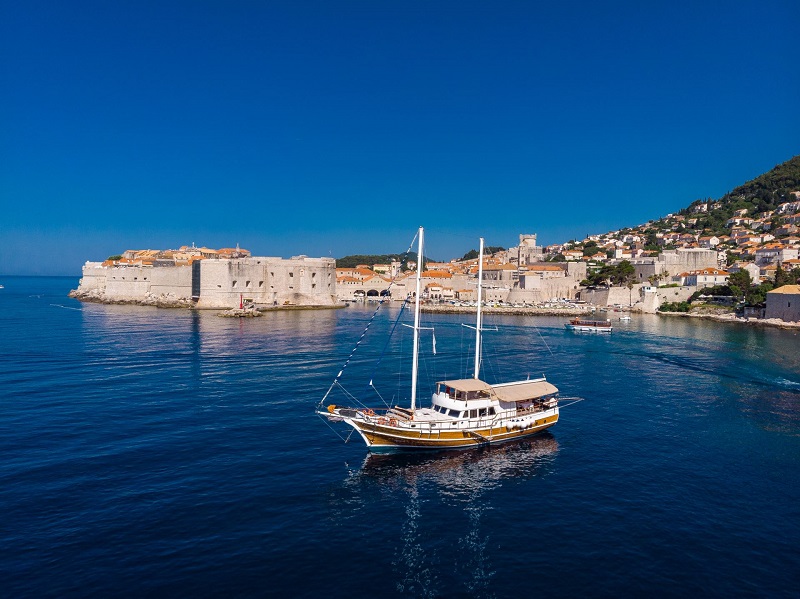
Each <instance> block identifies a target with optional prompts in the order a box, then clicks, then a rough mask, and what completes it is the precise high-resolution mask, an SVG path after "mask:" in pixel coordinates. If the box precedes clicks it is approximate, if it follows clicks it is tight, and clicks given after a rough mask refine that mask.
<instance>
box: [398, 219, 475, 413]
mask: <svg viewBox="0 0 800 599" xmlns="http://www.w3.org/2000/svg"><path fill="white" fill-rule="evenodd" d="M424 234H425V230H424V229H423V228H422V227H420V228H419V247H418V249H417V297H416V302H415V303H414V359H413V362H412V366H411V411H412V412H413V411H414V408H415V407H416V403H417V370H418V367H419V305H420V300H421V297H420V292H421V289H420V287H421V285H422V245H423V243H422V238H423V236H424ZM481 247H482V246H481Z"/></svg>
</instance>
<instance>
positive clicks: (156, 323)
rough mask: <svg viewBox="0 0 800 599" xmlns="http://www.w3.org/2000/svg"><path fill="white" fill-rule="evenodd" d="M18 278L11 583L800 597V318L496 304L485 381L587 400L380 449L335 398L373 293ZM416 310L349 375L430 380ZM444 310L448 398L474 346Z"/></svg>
mask: <svg viewBox="0 0 800 599" xmlns="http://www.w3.org/2000/svg"><path fill="white" fill-rule="evenodd" d="M0 282H2V283H3V284H4V285H5V289H2V290H0V389H2V401H1V402H0V456H2V459H1V460H0V595H2V596H8V597H17V596H35V597H40V596H58V597H63V596H103V597H105V596H109V595H114V596H142V595H147V596H196V597H205V596H209V597H210V596H248V597H249V596H256V597H260V596H266V597H278V596H299V597H318V596H325V597H363V596H384V597H411V596H413V597H417V596H419V597H509V596H512V595H520V594H522V595H523V596H535V595H543V594H547V595H548V596H555V597H576V596H598V597H619V596H630V597H633V596H686V595H700V594H702V595H712V596H732V595H733V596H769V597H779V596H786V597H788V596H793V597H795V596H797V589H798V588H800V337H798V335H797V333H795V332H787V331H780V330H770V329H757V328H747V327H742V326H735V325H732V326H724V325H721V324H717V323H707V322H698V321H694V320H684V319H667V318H659V317H657V316H634V318H633V321H632V322H631V323H628V324H622V323H615V326H616V329H615V331H614V333H613V335H611V336H610V337H609V336H596V335H595V336H591V335H580V334H575V333H570V332H567V331H565V330H564V329H563V322H564V320H565V319H562V318H530V317H505V318H502V319H499V318H498V319H495V320H494V321H492V322H491V324H494V325H497V326H498V329H499V331H498V332H497V333H490V334H487V340H486V350H485V378H487V379H488V380H489V381H490V382H492V381H496V380H499V379H506V380H508V379H512V378H525V377H526V376H528V375H530V376H539V375H540V374H541V373H542V372H544V373H546V374H547V377H548V379H549V380H550V381H551V382H553V383H554V384H556V385H557V386H558V387H559V388H560V389H561V391H562V395H565V396H576V397H581V398H584V401H582V402H580V403H578V404H576V405H574V406H571V407H567V408H565V409H564V410H563V411H562V415H561V421H560V422H559V423H558V425H556V426H555V427H554V428H553V429H551V432H550V433H548V434H544V435H542V436H539V437H536V438H534V439H533V440H530V441H527V442H520V443H514V444H509V445H505V446H500V447H497V448H491V449H483V450H481V449H478V450H472V451H467V452H456V453H452V452H450V453H447V452H445V453H434V454H430V453H423V454H415V455H410V456H409V455H381V456H369V455H368V454H367V452H366V449H365V447H364V446H363V443H362V442H361V441H360V440H358V439H356V438H355V437H353V438H351V439H350V442H349V443H347V444H345V443H343V442H342V440H341V439H340V438H339V436H337V433H338V434H340V435H343V436H346V435H347V433H348V432H349V429H347V428H336V429H335V430H332V429H331V428H329V427H328V425H327V424H326V423H325V422H324V421H323V420H321V419H319V418H318V417H317V416H315V415H314V412H313V408H314V406H315V404H316V403H317V402H318V401H319V400H320V398H321V397H322V395H323V393H324V392H325V390H326V389H327V388H328V386H329V385H330V383H331V380H332V378H333V376H334V375H335V374H336V372H338V370H339V368H340V367H341V365H342V363H343V362H344V361H345V359H346V358H347V356H348V354H349V353H350V350H351V349H352V347H353V344H354V342H355V340H356V339H357V338H358V336H359V335H360V334H361V332H362V331H363V329H364V327H365V324H366V322H367V321H368V320H369V318H370V316H371V315H372V312H373V309H374V306H366V307H351V308H348V309H346V310H338V311H320V312H299V313H293V312H285V313H273V314H267V315H265V316H264V317H263V318H259V319H252V320H231V319H223V318H219V317H217V316H216V314H215V313H213V312H204V313H192V312H190V311H181V310H157V309H151V308H140V307H125V306H102V305H94V304H80V303H79V302H76V301H74V300H70V299H68V298H67V297H66V294H67V292H68V291H69V289H70V288H72V287H74V286H76V285H77V279H65V278H14V277H5V278H4V279H3V280H2V281H0ZM397 316H398V308H397V307H390V308H389V309H386V310H381V312H380V313H379V315H378V317H377V318H376V319H375V321H374V324H373V326H372V328H371V330H370V333H371V334H370V335H369V336H368V337H367V341H365V342H364V343H363V344H362V345H361V346H360V347H359V350H358V351H357V352H356V354H355V356H354V358H353V360H352V362H351V363H350V365H349V366H348V368H347V369H346V371H345V376H344V379H343V380H344V381H345V387H346V388H347V391H348V392H350V393H353V394H354V395H356V396H358V397H362V398H367V399H369V400H370V401H372V402H375V403H376V405H380V402H381V398H383V399H385V400H386V401H394V402H399V403H404V404H405V403H406V402H407V401H408V400H407V397H408V389H407V388H406V385H407V383H406V380H407V378H408V371H409V369H410V364H409V362H410V361H409V360H407V359H404V356H406V354H407V353H408V350H409V349H410V340H409V338H408V334H407V332H405V331H406V329H404V328H403V327H398V334H396V335H395V336H394V337H392V342H391V343H389V344H388V345H386V335H385V334H384V333H386V332H387V331H388V330H389V329H390V328H391V327H392V325H393V323H394V321H395V319H396V318H397ZM426 320H427V321H428V322H427V326H432V327H433V328H434V332H430V331H426V332H425V333H424V334H423V339H422V350H423V352H422V353H423V354H424V355H423V358H422V381H421V385H420V394H421V396H422V397H423V401H426V400H427V399H428V393H429V390H430V384H431V383H432V382H433V381H435V380H441V379H442V378H445V377H449V378H452V377H457V376H464V375H465V374H466V372H468V370H469V368H470V361H471V358H470V357H469V355H465V354H468V352H469V351H471V348H470V343H471V341H472V340H471V335H472V332H471V331H469V330H468V329H464V328H463V327H462V326H461V322H462V319H461V317H457V316H447V315H440V316H435V317H428V318H427V319H426ZM401 330H402V331H401ZM373 332H374V333H375V335H372V333H373ZM433 334H435V337H436V346H437V353H436V355H433V354H432V352H431V349H432V345H433V339H432V335H433ZM379 357H381V365H380V366H381V367H380V368H379V369H377V370H374V366H375V362H376V359H377V358H379ZM373 370H374V372H373ZM371 376H372V377H373V380H374V382H375V388H376V389H377V390H375V389H370V388H367V387H366V385H365V383H366V381H368V380H369V379H370V377H371ZM339 393H341V392H339ZM379 394H380V395H379ZM335 399H336V398H335ZM339 399H341V398H339Z"/></svg>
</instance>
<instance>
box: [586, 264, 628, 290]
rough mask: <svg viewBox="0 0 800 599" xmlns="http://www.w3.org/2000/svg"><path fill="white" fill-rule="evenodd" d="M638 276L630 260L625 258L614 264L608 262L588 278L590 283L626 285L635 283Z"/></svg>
mask: <svg viewBox="0 0 800 599" xmlns="http://www.w3.org/2000/svg"><path fill="white" fill-rule="evenodd" d="M635 277H636V269H635V268H634V266H633V264H631V263H630V262H629V261H628V260H623V261H622V262H620V263H619V264H616V265H614V266H612V265H610V264H606V265H604V266H603V267H601V268H600V269H598V270H596V271H595V272H593V273H590V274H589V275H588V276H587V277H586V280H587V281H588V282H589V285H609V284H610V285H619V286H624V285H627V284H628V283H633V282H634V281H635Z"/></svg>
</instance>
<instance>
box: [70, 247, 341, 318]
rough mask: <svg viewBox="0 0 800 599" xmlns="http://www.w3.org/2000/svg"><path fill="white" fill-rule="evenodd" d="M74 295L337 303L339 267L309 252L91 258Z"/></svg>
mask: <svg viewBox="0 0 800 599" xmlns="http://www.w3.org/2000/svg"><path fill="white" fill-rule="evenodd" d="M198 275H199V281H198V280H197V279H196V278H197V276H198ZM193 289H194V291H195V292H196V291H197V290H198V289H199V295H195V293H193ZM70 295H71V296H72V297H76V298H78V299H82V300H87V301H97V302H105V303H141V304H146V305H163V306H170V305H175V306H185V305H195V306H196V307H198V308H238V307H239V303H240V301H241V300H245V301H246V302H247V303H251V304H255V305H256V306H286V305H292V306H334V305H336V304H337V301H336V269H335V261H334V260H333V258H307V257H305V256H298V257H295V258H291V259H288V260H284V259H282V258H271V257H270V258H259V257H251V258H242V259H238V260H202V261H200V262H199V268H195V269H193V268H192V266H141V265H140V266H102V264H101V263H99V262H87V263H86V264H85V265H84V266H83V278H81V281H80V284H79V286H78V289H76V290H75V291H73V292H71V293H70Z"/></svg>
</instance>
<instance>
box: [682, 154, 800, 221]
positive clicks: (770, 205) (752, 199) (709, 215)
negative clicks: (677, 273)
mask: <svg viewBox="0 0 800 599" xmlns="http://www.w3.org/2000/svg"><path fill="white" fill-rule="evenodd" d="M798 189H800V155H798V156H795V157H794V158H792V159H791V160H787V161H786V162H784V163H783V164H779V165H778V166H776V167H775V168H773V169H772V170H771V171H769V172H767V173H764V174H763V175H760V176H758V177H756V178H755V179H753V180H752V181H748V182H747V183H745V184H744V185H740V186H739V187H737V188H736V189H734V190H732V191H730V192H728V193H727V194H725V195H724V196H722V198H720V199H719V201H718V202H712V201H711V200H710V199H706V200H695V201H694V202H692V203H691V204H690V205H689V206H688V207H687V208H684V209H683V210H681V211H680V212H679V214H682V215H684V216H688V215H690V214H692V215H693V214H694V213H693V209H694V208H695V207H696V206H697V205H699V204H701V203H703V202H709V211H708V212H706V213H698V214H697V215H696V217H697V218H698V221H697V225H695V228H704V229H708V230H709V232H710V233H712V234H714V235H722V234H725V233H726V231H727V229H726V227H725V223H726V222H727V221H728V219H730V218H731V217H733V213H734V211H736V210H741V209H743V208H745V209H747V215H748V216H750V217H752V216H754V215H756V214H760V213H762V212H766V211H768V210H774V209H775V208H776V207H777V206H778V205H779V204H782V203H784V202H789V201H791V200H792V199H793V198H792V197H791V196H790V195H789V192H791V191H797V190H798ZM712 206H713V207H714V209H711V208H712Z"/></svg>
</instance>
